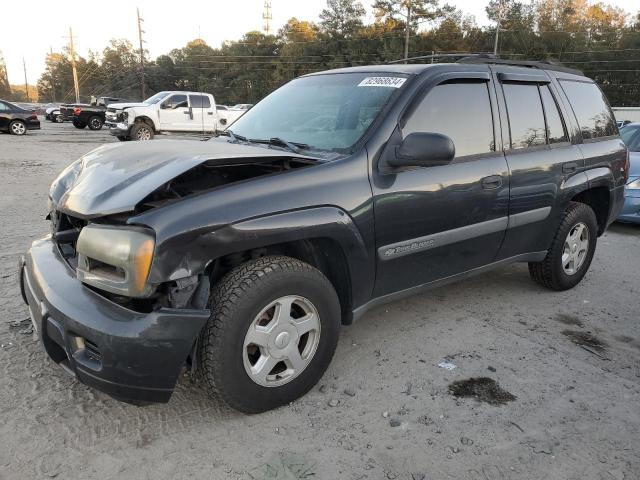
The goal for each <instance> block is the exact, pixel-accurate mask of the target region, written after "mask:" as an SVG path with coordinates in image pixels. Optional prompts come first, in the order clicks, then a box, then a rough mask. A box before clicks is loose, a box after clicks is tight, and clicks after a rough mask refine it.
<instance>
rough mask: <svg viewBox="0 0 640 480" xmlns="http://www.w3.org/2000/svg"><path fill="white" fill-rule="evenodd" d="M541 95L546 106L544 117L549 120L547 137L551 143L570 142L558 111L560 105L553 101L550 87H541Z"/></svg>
mask: <svg viewBox="0 0 640 480" xmlns="http://www.w3.org/2000/svg"><path fill="white" fill-rule="evenodd" d="M540 95H541V96H542V105H544V115H545V117H546V118H547V137H548V139H549V143H561V142H567V141H569V138H568V137H567V133H566V131H565V129H564V124H563V123H562V117H561V116H560V111H559V110H558V104H557V103H556V101H555V100H554V99H553V95H552V94H551V90H549V86H548V85H540Z"/></svg>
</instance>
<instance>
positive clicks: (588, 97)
mask: <svg viewBox="0 0 640 480" xmlns="http://www.w3.org/2000/svg"><path fill="white" fill-rule="evenodd" d="M560 84H561V85H562V89H563V90H564V92H565V93H566V95H567V98H569V102H570V103H571V107H572V108H573V111H574V113H575V114H576V119H577V120H578V125H579V126H580V130H581V131H582V138H584V139H589V138H599V137H607V136H609V135H616V134H617V133H618V131H617V128H616V123H615V120H614V119H613V115H612V114H611V110H610V109H609V106H608V105H607V101H606V100H605V98H604V95H603V93H602V92H601V91H600V89H599V88H598V86H597V85H595V84H594V83H586V82H574V81H571V80H561V81H560Z"/></svg>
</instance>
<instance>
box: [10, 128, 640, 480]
mask: <svg viewBox="0 0 640 480" xmlns="http://www.w3.org/2000/svg"><path fill="white" fill-rule="evenodd" d="M112 141H114V139H112V138H111V137H110V136H109V135H108V134H107V133H106V132H104V131H102V132H90V131H85V130H82V131H79V130H76V129H74V128H73V127H72V126H71V125H70V124H68V123H67V124H62V125H57V124H55V125H54V124H51V123H48V122H43V130H41V131H39V132H32V133H30V134H29V135H27V136H26V137H24V138H18V137H13V136H9V135H5V134H2V135H0V180H1V183H0V185H1V187H0V211H1V212H2V213H1V215H0V219H1V221H2V225H1V227H0V245H1V246H0V266H1V269H0V274H1V275H0V312H1V313H2V315H1V320H0V343H1V348H0V439H1V440H0V479H3V480H4V479H32V478H33V479H43V478H44V479H47V478H62V479H111V478H118V479H183V478H197V479H200V478H203V479H227V478H230V479H243V480H244V479H247V480H248V479H286V480H290V479H329V480H333V479H354V480H355V479H406V480H421V479H424V480H431V479H455V480H462V479H464V480H507V479H511V480H519V479H531V480H534V479H535V480H539V479H551V480H555V479H568V480H574V479H575V480H578V479H580V480H587V479H596V480H622V479H627V480H635V479H638V478H640V310H639V308H640V301H639V300H638V299H639V293H640V273H639V271H640V226H628V225H619V224H616V225H614V226H613V227H612V228H611V229H610V230H609V231H608V232H607V233H606V234H605V235H604V236H603V237H601V238H600V239H599V242H598V248H597V252H596V256H595V259H594V262H593V264H592V266H591V269H590V271H589V273H588V274H587V276H586V277H585V279H584V281H583V282H582V283H581V284H580V285H579V286H578V287H577V288H575V289H573V290H571V291H567V292H561V293H553V292H549V291H546V290H544V289H542V288H541V287H539V286H537V285H536V284H535V283H533V282H532V281H531V280H530V279H529V275H528V272H527V267H526V265H514V266H509V267H506V268H501V269H499V270H497V271H494V272H492V273H488V274H485V275H482V276H480V277H476V278H473V279H470V280H467V281H463V282H461V283H458V284H455V285H451V286H447V287H443V288H441V289H439V290H434V291H432V292H430V293H427V294H423V295H420V296H416V297H413V298H410V299H408V300H403V301H399V302H396V303H393V304H390V305H387V306H385V307H382V308H379V309H377V310H375V311H372V312H370V313H369V314H368V315H367V316H366V317H365V318H364V319H362V320H361V321H359V322H358V323H356V324H355V325H353V326H350V327H343V329H342V333H341V337H340V343H339V346H338V350H337V352H336V355H335V357H334V360H333V363H332V365H331V367H330V368H329V370H328V371H327V373H326V374H325V376H324V378H323V379H322V381H321V382H320V383H319V384H318V386H317V387H316V388H314V389H313V390H312V391H311V392H310V393H309V394H308V395H306V396H305V397H304V398H301V399H299V400H298V401H296V402H294V403H292V404H291V405H289V406H286V407H283V408H279V409H277V410H274V411H271V412H268V413H265V414H261V415H252V416H247V415H243V414H239V413H237V412H235V411H232V410H230V409H228V408H227V407H225V406H224V405H222V404H221V402H220V401H219V400H217V399H211V398H207V397H206V395H205V394H204V393H203V391H202V390H201V389H200V388H199V387H198V385H197V383H196V382H194V380H193V379H191V378H190V377H189V376H187V375H186V374H185V376H184V377H183V378H182V379H181V381H180V383H179V386H178V388H177V390H176V392H175V394H174V396H173V398H172V400H171V401H170V402H169V403H168V404H166V405H153V406H149V407H135V406H131V405H127V404H124V403H120V402H118V401H116V400H113V399H111V398H110V397H108V396H106V395H103V394H102V393H100V392H96V391H94V390H91V389H90V388H88V387H85V386H84V385H82V384H80V383H78V382H77V381H75V380H74V379H72V378H71V377H69V376H68V375H67V374H66V373H65V372H64V371H63V370H62V369H60V368H59V367H58V366H57V365H55V364H53V363H52V362H51V361H50V360H49V359H48V358H47V357H46V355H45V353H44V351H43V349H42V348H41V347H40V345H39V344H38V343H37V342H36V341H34V339H33V337H32V335H31V334H30V331H29V330H30V329H29V323H28V321H26V319H27V318H28V312H27V308H26V306H25V305H24V304H23V302H22V299H21V298H20V294H19V289H18V284H17V275H16V268H17V263H18V258H19V255H20V254H21V253H22V252H24V251H25V249H27V247H28V245H29V243H30V242H31V241H32V240H33V239H34V238H37V237H39V236H42V235H45V234H46V233H47V232H48V228H49V227H48V224H47V221H45V219H44V215H45V210H46V196H47V191H48V189H49V184H50V182H51V181H52V180H53V178H54V177H55V175H56V174H57V172H59V171H60V170H61V169H62V168H63V167H64V166H66V165H67V164H68V163H70V162H71V161H72V160H74V159H76V158H77V157H79V156H80V155H81V154H83V153H85V152H87V151H89V150H91V149H92V148H94V147H96V146H98V145H100V144H101V143H103V142H112ZM154 141H163V140H162V139H160V138H159V139H157V140H154ZM443 361H446V362H449V363H451V364H454V365H455V366H456V368H455V369H453V370H447V369H445V368H441V367H439V366H438V364H439V363H441V362H443ZM478 377H487V378H489V379H493V380H495V381H496V382H497V383H498V385H499V387H500V388H502V389H503V390H504V392H502V395H501V396H500V395H498V396H495V395H492V393H495V392H491V391H488V392H486V391H482V392H480V393H483V394H485V393H487V394H488V396H487V398H486V399H487V400H489V401H490V402H491V403H488V402H484V401H480V400H478V399H476V398H465V397H455V396H453V395H452V394H451V392H450V385H451V384H452V382H455V381H459V380H467V379H469V378H478ZM458 386H460V385H458ZM487 386H489V387H490V385H485V390H487V388H486V387H487ZM462 387H464V385H462ZM462 390H463V391H464V390H465V389H464V388H462ZM467 390H468V389H467ZM508 394H511V395H512V396H513V397H515V398H513V397H510V396H509V395H508ZM500 399H502V400H504V401H505V403H502V404H500V403H498V404H495V403H496V400H500Z"/></svg>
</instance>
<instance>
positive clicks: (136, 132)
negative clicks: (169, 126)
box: [129, 122, 153, 141]
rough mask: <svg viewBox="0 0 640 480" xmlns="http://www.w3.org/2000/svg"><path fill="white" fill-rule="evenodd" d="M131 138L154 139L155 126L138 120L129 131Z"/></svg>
mask: <svg viewBox="0 0 640 480" xmlns="http://www.w3.org/2000/svg"><path fill="white" fill-rule="evenodd" d="M129 137H130V138H131V140H140V141H146V140H153V128H152V127H151V126H149V125H148V124H146V123H144V122H136V123H134V124H133V127H131V131H130V132H129Z"/></svg>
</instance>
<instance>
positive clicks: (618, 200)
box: [607, 185, 625, 227]
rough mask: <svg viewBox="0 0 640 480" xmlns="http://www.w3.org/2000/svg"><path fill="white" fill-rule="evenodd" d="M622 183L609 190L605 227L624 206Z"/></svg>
mask: <svg viewBox="0 0 640 480" xmlns="http://www.w3.org/2000/svg"><path fill="white" fill-rule="evenodd" d="M624 195H625V192H624V185H623V186H620V187H616V188H613V189H611V190H610V192H609V205H610V206H611V208H610V209H609V217H608V218H607V227H608V226H609V225H611V224H612V223H613V222H614V221H615V220H616V219H617V218H618V215H620V212H621V211H622V208H623V207H624Z"/></svg>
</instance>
